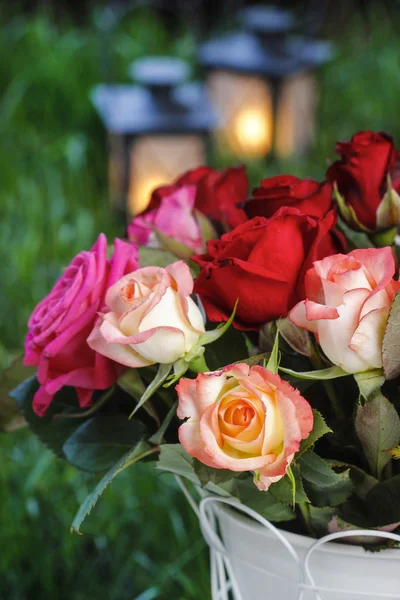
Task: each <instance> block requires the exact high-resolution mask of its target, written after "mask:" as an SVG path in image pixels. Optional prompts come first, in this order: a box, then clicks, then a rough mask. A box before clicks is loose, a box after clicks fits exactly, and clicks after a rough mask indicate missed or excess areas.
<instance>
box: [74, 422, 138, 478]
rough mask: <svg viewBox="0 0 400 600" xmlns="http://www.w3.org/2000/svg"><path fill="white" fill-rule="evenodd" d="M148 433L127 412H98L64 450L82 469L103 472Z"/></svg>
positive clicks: (79, 430) (76, 432)
mask: <svg viewBox="0 0 400 600" xmlns="http://www.w3.org/2000/svg"><path fill="white" fill-rule="evenodd" d="M145 434H146V428H145V426H144V425H143V423H141V422H140V421H134V420H132V419H128V417H127V416H126V415H124V414H108V415H104V414H103V415H96V416H95V417H93V418H91V419H89V420H88V421H86V422H85V423H83V424H82V425H80V427H78V429H76V430H75V431H74V433H73V434H72V435H71V436H70V437H69V438H68V439H67V441H66V442H65V443H64V446H63V451H64V454H65V457H66V459H67V460H68V461H69V462H70V463H71V464H72V465H74V466H75V467H77V468H78V469H81V470H82V471H89V472H90V473H99V472H101V471H106V470H107V469H110V468H111V467H112V465H114V464H115V463H116V462H117V461H118V460H120V458H121V457H122V456H124V454H126V453H127V452H128V451H129V450H130V449H131V448H132V446H135V445H136V444H137V443H138V442H139V441H141V440H142V439H143V438H144V436H145Z"/></svg>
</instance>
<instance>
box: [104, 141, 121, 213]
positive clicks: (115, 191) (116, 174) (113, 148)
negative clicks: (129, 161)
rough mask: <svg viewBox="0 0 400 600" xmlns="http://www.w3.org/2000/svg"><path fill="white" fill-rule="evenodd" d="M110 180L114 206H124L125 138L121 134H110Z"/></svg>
mask: <svg viewBox="0 0 400 600" xmlns="http://www.w3.org/2000/svg"><path fill="white" fill-rule="evenodd" d="M108 150H109V161H108V182H109V186H110V197H111V203H112V206H113V208H115V209H123V207H124V171H125V157H124V140H123V137H122V136H121V135H114V134H109V136H108Z"/></svg>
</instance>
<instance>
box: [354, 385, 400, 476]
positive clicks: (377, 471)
mask: <svg viewBox="0 0 400 600" xmlns="http://www.w3.org/2000/svg"><path fill="white" fill-rule="evenodd" d="M355 429H356V434H357V437H358V439H359V440H360V442H361V446H362V448H363V451H364V455H365V458H366V460H367V462H368V464H369V466H370V468H371V471H372V473H373V475H375V476H376V477H377V478H378V479H379V478H380V477H381V475H382V470H383V468H384V467H385V465H387V464H388V462H389V461H390V460H391V457H390V455H389V454H388V453H387V452H386V450H389V449H390V448H392V447H393V446H395V445H396V444H398V443H399V440H400V418H399V416H398V414H397V411H396V409H395V407H394V406H393V404H392V403H391V402H389V400H388V399H387V398H385V396H384V395H383V394H381V393H378V394H377V395H375V397H374V398H373V399H372V400H370V401H369V402H366V403H365V404H364V406H360V405H358V406H357V413H356V418H355Z"/></svg>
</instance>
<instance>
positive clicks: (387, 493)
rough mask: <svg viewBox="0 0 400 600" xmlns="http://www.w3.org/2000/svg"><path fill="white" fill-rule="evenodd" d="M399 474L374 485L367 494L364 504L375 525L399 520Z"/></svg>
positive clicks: (378, 525)
mask: <svg viewBox="0 0 400 600" xmlns="http://www.w3.org/2000/svg"><path fill="white" fill-rule="evenodd" d="M399 498H400V475H395V476H394V477H391V478H390V479H387V480H386V481H384V482H382V483H378V485H376V486H374V487H373V488H372V489H371V491H370V492H369V493H368V494H367V497H366V504H367V509H368V513H369V515H370V520H371V519H372V520H373V523H374V525H375V527H382V526H384V525H390V524H392V523H398V522H400V502H399Z"/></svg>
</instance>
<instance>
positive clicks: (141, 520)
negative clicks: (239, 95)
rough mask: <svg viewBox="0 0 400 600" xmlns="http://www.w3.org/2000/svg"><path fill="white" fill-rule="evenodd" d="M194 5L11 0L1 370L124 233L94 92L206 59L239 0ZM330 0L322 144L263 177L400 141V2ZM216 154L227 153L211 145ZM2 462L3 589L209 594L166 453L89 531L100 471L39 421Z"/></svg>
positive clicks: (109, 499) (11, 592) (0, 244)
mask: <svg viewBox="0 0 400 600" xmlns="http://www.w3.org/2000/svg"><path fill="white" fill-rule="evenodd" d="M172 4H174V3H172ZM190 4H191V6H192V13H191V12H190V11H189V10H187V11H186V12H185V11H181V12H179V15H177V16H176V19H174V17H173V11H171V10H169V11H167V12H168V14H164V13H163V11H162V10H161V11H160V10H155V9H152V8H151V7H150V6H149V3H148V2H145V1H144V2H142V3H141V6H142V8H139V9H137V10H134V11H130V12H129V13H128V14H126V15H125V17H124V18H121V20H116V22H115V26H114V27H113V28H112V29H111V30H110V31H109V32H108V35H107V37H106V38H105V35H104V27H102V23H104V6H105V5H104V3H101V2H89V1H87V2H85V3H79V2H76V3H72V2H71V3H68V2H57V3H56V2H53V3H52V2H43V3H35V2H25V3H23V4H21V5H19V3H18V2H13V3H12V6H10V3H9V2H3V3H2V6H1V7H0V57H1V58H0V182H1V183H0V282H1V284H0V315H1V319H0V366H1V367H2V368H5V367H7V365H8V364H9V363H10V361H11V360H12V359H13V357H15V356H17V355H18V354H20V353H21V349H22V347H23V340H24V335H25V327H26V321H27V319H28V317H29V314H30V312H31V311H32V309H33V308H34V306H35V305H36V303H37V302H38V301H39V300H40V299H41V298H42V297H43V296H44V295H45V294H46V293H47V292H48V291H49V290H50V288H51V286H52V284H53V283H54V281H55V279H56V278H57V276H58V274H59V273H60V270H61V269H62V267H63V265H65V264H67V263H68V262H69V261H70V259H71V258H72V257H73V256H74V255H75V254H76V253H77V252H79V251H80V250H81V249H83V248H85V249H87V248H89V247H90V246H91V245H92V244H93V242H94V240H95V239H96V237H97V235H98V232H99V231H104V232H105V233H106V234H107V235H108V236H110V237H112V236H114V235H122V230H121V226H120V223H119V221H118V219H117V218H115V217H114V216H113V215H112V214H111V211H110V207H109V201H108V182H107V166H106V165H107V150H106V141H105V132H104V130H103V126H102V124H101V122H100V120H99V118H98V116H97V115H96V113H95V111H94V109H93V106H92V105H91V103H90V98H89V95H90V90H91V89H92V88H93V86H94V85H96V84H98V83H99V82H101V81H103V80H106V79H107V78H109V77H110V73H112V80H114V81H119V82H124V81H129V79H128V66H129V64H130V63H131V62H132V60H134V59H135V58H138V57H141V56H146V55H163V54H172V55H174V56H179V57H182V58H185V59H187V60H189V61H190V62H191V63H192V64H194V59H195V54H196V43H197V40H198V39H199V37H200V38H201V36H203V35H204V30H207V33H210V32H212V31H213V29H215V30H216V31H221V30H224V29H228V28H229V27H230V26H231V25H232V23H233V18H232V15H233V12H232V11H233V8H234V7H235V6H237V5H239V4H240V2H233V1H232V2H226V6H225V9H224V10H223V9H222V8H221V7H222V4H223V3H222V2H221V7H220V6H219V3H218V2H217V3H215V4H214V3H212V2H210V3H207V2H204V3H203V4H204V6H203V5H202V2H201V0H199V1H198V2H197V3H194V2H191V3H190ZM278 4H279V3H278ZM283 4H285V5H288V4H291V5H292V7H293V6H294V5H295V4H296V3H294V2H292V3H290V2H287V3H283ZM297 4H298V5H302V7H304V5H306V4H310V5H311V4H314V5H317V4H318V3H315V2H314V3H313V2H308V3H307V2H299V3H297ZM321 4H324V8H325V10H324V11H322V12H321V14H320V15H319V21H318V23H317V25H318V27H316V29H317V31H316V33H317V34H318V35H319V36H322V37H325V38H327V39H331V40H333V41H334V43H335V47H336V52H335V56H334V58H333V60H332V61H330V62H329V63H328V64H326V65H325V66H324V67H323V68H322V69H321V70H320V72H319V73H318V82H319V107H318V114H317V129H316V137H315V141H314V144H313V146H312V148H311V149H310V152H309V154H308V155H307V157H302V158H292V159H290V160H286V161H285V162H282V161H281V162H278V161H276V160H269V161H268V160H267V161H258V162H254V161H253V162H252V161H249V173H250V178H251V183H252V184H255V183H256V182H257V180H260V179H261V178H262V177H266V176H268V175H272V174H279V173H292V174H294V175H298V176H310V177H315V178H320V177H323V174H324V171H325V168H326V165H327V164H328V161H329V160H332V159H333V158H334V147H335V142H336V141H337V140H343V139H347V138H349V137H350V136H351V135H352V134H353V133H354V132H356V131H358V130H362V129H375V130H385V131H387V132H388V133H391V134H392V135H393V136H394V138H395V140H396V141H397V143H400V117H399V97H400V59H399V52H398V30H399V24H400V4H399V3H398V2H396V1H395V0H392V1H391V2H384V1H383V0H382V1H376V2H366V1H364V2H356V1H355V0H354V1H352V2H345V1H343V2H336V1H334V0H332V1H331V2H330V1H329V0H327V1H326V2H321ZM217 5H218V8H221V9H220V10H217V9H216V7H217ZM171 6H172V5H171ZM196 6H197V7H198V8H196ZM176 10H177V11H179V10H180V8H179V2H177V3H176ZM197 10H198V11H201V12H199V13H196V11H197ZM197 14H198V15H199V18H198V19H197V16H196V15H197ZM200 14H201V17H202V18H201V19H200ZM195 71H196V68H194V72H195ZM213 164H218V165H221V158H220V157H217V156H214V157H211V166H213ZM0 461H1V466H0V548H1V552H0V598H2V599H4V600H30V599H32V600H36V599H37V598H40V599H41V600H64V599H65V600H83V599H85V600H92V599H96V600H128V599H129V600H133V599H136V600H152V599H153V598H157V599H158V598H159V599H161V600H164V599H169V598H174V599H179V600H207V598H209V591H208V587H209V584H208V556H207V552H206V549H205V545H204V543H203V542H202V539H201V536H200V534H199V530H198V526H197V523H196V519H195V517H194V515H193V514H192V513H191V510H190V508H189V507H188V506H187V504H186V501H185V500H184V498H183V497H182V496H181V495H180V493H179V492H178V490H177V488H176V486H175V484H174V482H173V480H172V478H170V477H168V476H165V475H162V476H161V475H159V474H156V473H155V472H153V470H152V467H151V465H139V466H136V467H134V468H133V469H130V470H127V471H125V472H123V473H122V474H121V475H120V476H119V477H118V478H117V479H116V480H115V482H113V484H112V485H111V486H110V487H109V489H107V491H106V492H105V494H104V496H103V497H102V498H101V500H100V502H99V504H98V505H97V507H96V508H95V510H94V511H93V513H92V514H91V515H90V517H89V519H87V521H85V524H84V526H83V533H84V535H83V536H82V537H79V536H77V535H74V534H71V533H70V531H69V527H70V524H71V522H72V519H73V517H74V516H75V513H76V511H77V509H78V507H79V505H80V503H81V502H82V501H83V500H84V498H85V497H86V495H87V494H88V493H89V491H91V489H92V488H93V485H94V482H95V479H94V477H93V476H89V475H87V476H85V475H83V474H82V473H80V472H78V471H77V470H75V469H73V468H72V467H70V466H68V465H67V464H66V463H63V462H61V461H58V460H56V459H54V458H53V456H52V455H51V454H50V452H49V451H47V450H46V449H45V448H44V447H43V446H42V445H41V444H40V443H39V442H38V441H37V440H36V439H34V438H33V436H32V435H31V434H30V433H29V432H28V431H27V430H25V429H20V430H18V431H16V432H13V433H7V434H2V435H1V437H0Z"/></svg>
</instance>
